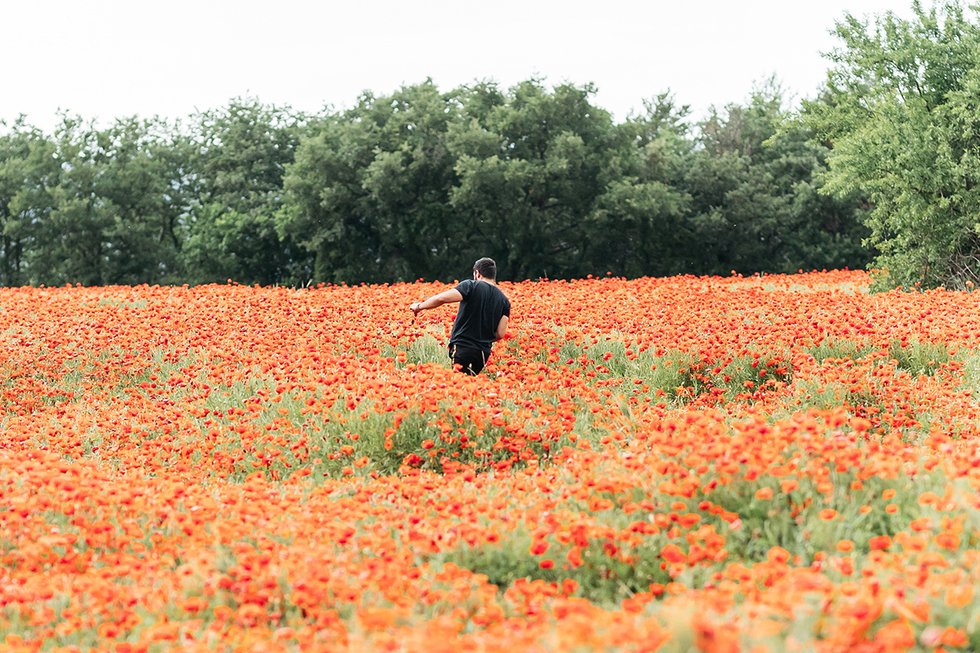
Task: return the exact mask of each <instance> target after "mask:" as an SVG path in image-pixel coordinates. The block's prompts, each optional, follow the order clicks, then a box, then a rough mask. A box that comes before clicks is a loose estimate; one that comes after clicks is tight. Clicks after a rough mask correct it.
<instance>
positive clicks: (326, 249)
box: [0, 79, 969, 285]
mask: <svg viewBox="0 0 980 653" xmlns="http://www.w3.org/2000/svg"><path fill="white" fill-rule="evenodd" d="M596 91H597V89H596V88H595V87H593V86H592V85H589V84H586V85H582V86H576V85H573V84H569V83H564V84H559V85H556V86H554V87H548V86H546V85H545V84H544V83H543V82H542V80H539V79H530V80H526V81H523V82H520V83H518V84H516V85H514V86H513V87H511V88H508V89H503V88H501V87H499V86H498V85H497V84H495V83H492V82H480V83H476V84H473V85H470V86H461V87H458V88H455V89H452V90H449V91H447V92H444V91H440V90H439V89H438V88H437V87H436V85H435V84H434V83H433V82H432V81H431V80H426V81H425V82H423V83H419V84H414V85H407V86H403V87H402V88H399V89H397V90H396V91H394V92H393V93H390V94H387V95H376V94H374V93H371V92H366V93H364V94H363V95H362V96H361V97H360V98H359V99H358V102H357V103H356V105H355V106H354V107H352V108H350V109H346V110H344V111H339V112H333V111H324V112H323V113H321V114H318V115H303V114H299V113H295V112H293V111H291V110H290V109H289V108H285V107H275V106H268V105H263V104H261V103H260V102H259V101H258V100H256V99H252V98H238V99H234V100H232V101H231V102H230V103H229V104H228V105H227V106H225V107H222V108H220V109H216V110H211V111H206V112H203V113H200V114H196V115H194V116H192V117H191V118H190V119H189V120H188V121H187V122H186V123H179V122H178V123H173V124H170V123H167V122H165V121H162V120H159V119H150V120H137V119H135V118H132V119H126V120H119V121H117V122H116V123H115V124H113V125H112V126H110V127H109V128H106V129H97V128H96V127H94V126H93V125H87V124H85V123H83V122H82V121H81V120H79V119H75V118H67V117H66V118H65V121H64V123H63V124H62V125H61V126H59V127H58V128H57V129H56V130H55V133H54V134H52V135H45V134H42V133H41V132H39V131H38V130H36V129H33V128H31V127H29V126H28V125H26V124H24V123H23V122H18V123H15V124H14V125H12V126H11V129H10V131H9V133H6V134H0V283H5V284H18V283H28V284H39V283H45V284H62V283H68V282H73V283H74V282H77V283H85V284H109V283H194V284H196V283H206V282H224V281H225V280H228V279H231V280H233V281H236V282H238V283H245V284H253V283H255V284H263V285H271V284H290V285H300V284H304V285H305V284H309V283H311V282H321V281H326V282H337V283H359V282H392V281H414V280H416V279H419V278H423V279H454V278H458V277H459V276H461V273H462V272H464V271H467V270H468V269H469V266H470V265H471V264H472V262H473V261H474V260H476V259H477V258H479V257H481V256H485V255H489V256H492V257H493V258H495V259H496V260H497V262H498V264H499V266H500V270H501V278H504V279H507V278H509V279H526V278H538V277H550V278H579V277H585V276H587V275H589V274H596V275H598V274H605V273H611V274H615V275H618V276H625V277H639V276H666V275H672V274H685V273H696V274H716V273H717V274H728V273H729V272H730V271H731V270H733V269H734V270H738V271H740V272H743V273H751V272H758V271H771V272H793V271H796V270H797V269H800V268H804V269H810V268H827V267H842V266H850V267H858V266H861V265H864V263H865V262H866V261H867V254H866V252H865V251H864V250H863V249H861V246H860V240H861V238H863V237H864V236H865V235H866V234H865V232H864V231H862V230H863V227H861V226H860V224H859V222H858V218H859V216H860V213H859V209H858V204H857V198H858V197H859V194H858V193H857V192H854V193H851V194H846V193H844V194H842V195H841V197H831V196H829V195H827V194H823V193H822V192H821V190H822V188H823V186H824V180H825V179H826V176H825V174H824V172H825V170H826V164H825V161H826V159H827V153H828V147H827V145H826V143H824V142H821V141H820V140H817V139H816V138H815V137H814V132H813V130H811V129H810V128H808V127H806V128H805V127H803V126H801V125H800V124H799V123H796V122H792V121H790V120H789V119H788V118H789V113H788V112H787V111H786V110H785V109H783V107H782V95H781V91H780V90H779V89H778V87H777V86H776V85H775V84H774V83H773V84H770V85H769V86H767V87H765V88H763V89H761V90H758V91H756V92H754V93H753V95H752V96H751V98H750V100H749V102H748V103H747V104H746V105H744V106H743V105H740V104H735V103H733V104H730V105H728V106H726V108H725V110H724V111H723V112H714V113H713V114H712V115H711V116H710V117H709V118H708V119H707V120H705V121H703V122H702V123H700V124H698V125H696V126H692V125H691V124H690V123H689V122H688V113H689V112H688V109H687V107H685V106H683V105H679V104H677V103H676V101H675V100H674V99H673V98H672V97H671V95H670V94H669V93H663V94H661V95H659V96H657V97H656V98H655V99H653V100H652V101H647V102H645V103H644V110H643V111H642V112H641V113H639V114H637V115H631V116H628V117H627V118H626V120H625V121H623V122H622V123H619V124H616V123H614V122H613V119H612V117H611V115H610V114H609V112H608V111H605V110H604V109H602V108H601V107H599V106H596V105H595V104H594V103H593V96H594V95H595V94H596ZM964 102H966V100H965V99H964ZM966 106H967V105H966V104H963V105H962V107H961V108H964V110H965V107H966ZM957 115H958V116H959V120H960V121H961V123H962V124H963V125H964V126H965V127H966V126H968V121H969V116H968V115H967V114H966V113H964V112H960V114H957ZM964 156H966V153H965V152H964ZM789 235H792V237H789ZM963 256H964V257H966V258H964V259H963V261H967V260H968V257H969V252H968V251H966V250H964V253H963Z"/></svg>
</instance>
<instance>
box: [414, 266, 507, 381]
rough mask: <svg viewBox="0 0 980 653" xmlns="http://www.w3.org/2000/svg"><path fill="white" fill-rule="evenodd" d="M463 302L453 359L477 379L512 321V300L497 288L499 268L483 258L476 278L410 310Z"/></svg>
mask: <svg viewBox="0 0 980 653" xmlns="http://www.w3.org/2000/svg"><path fill="white" fill-rule="evenodd" d="M453 302H459V311H458V312H457V313H456V321H455V322H453V330H452V333H451V334H450V336H449V357H450V359H451V360H452V362H453V367H454V368H455V369H458V370H459V371H461V372H464V373H466V374H470V375H473V376H475V375H477V374H479V373H480V371H481V370H482V369H483V367H484V366H485V365H486V363H487V361H488V360H489V359H490V350H491V348H492V347H493V343H494V342H495V341H497V340H500V339H501V338H503V337H504V334H505V333H506V332H507V321H508V319H509V318H510V300H509V299H507V296H506V295H505V294H504V293H503V291H502V290H501V289H500V288H498V287H497V264H496V263H494V261H493V259H490V258H481V259H480V260H479V261H477V262H476V263H474V264H473V278H472V279H467V280H466V281H461V282H460V283H459V285H457V286H456V287H455V288H453V289H451V290H445V291H443V292H441V293H438V294H435V295H433V296H431V297H429V298H428V299H426V300H425V301H422V302H413V303H412V305H411V306H409V309H410V310H411V311H412V313H414V314H415V315H418V314H419V311H424V310H428V309H433V308H437V307H439V306H442V305H443V304H450V303H453Z"/></svg>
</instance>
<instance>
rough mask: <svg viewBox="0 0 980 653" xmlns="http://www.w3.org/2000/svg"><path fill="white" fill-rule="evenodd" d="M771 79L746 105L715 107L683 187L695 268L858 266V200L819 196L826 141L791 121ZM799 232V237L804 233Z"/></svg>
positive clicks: (715, 271) (748, 270)
mask: <svg viewBox="0 0 980 653" xmlns="http://www.w3.org/2000/svg"><path fill="white" fill-rule="evenodd" d="M783 104H784V99H783V92H782V89H781V88H780V86H779V84H778V83H777V82H776V81H775V80H772V79H771V80H768V81H767V82H766V83H765V84H763V85H762V86H761V87H759V88H757V89H756V90H755V91H753V93H752V95H751V96H750V99H749V102H748V103H747V104H746V105H739V104H729V105H728V106H727V107H726V108H725V110H724V112H719V111H716V110H713V111H712V112H711V115H709V117H708V119H707V120H706V121H704V122H703V123H702V124H701V129H700V137H699V144H700V149H699V150H698V151H697V152H696V153H695V155H694V156H693V157H691V162H690V165H689V167H688V168H687V176H686V179H685V181H684V187H685V188H686V189H687V190H688V192H689V193H690V194H691V196H692V216H691V225H692V227H691V228H692V231H693V235H692V237H690V238H688V239H687V242H688V244H689V246H690V244H694V243H696V244H697V249H696V250H692V251H690V254H689V257H690V259H691V260H692V262H693V263H694V265H693V267H692V271H696V272H700V273H705V274H727V273H728V272H730V271H732V270H735V271H738V272H741V273H756V272H794V271H796V270H797V269H799V268H812V267H821V268H823V267H843V266H850V267H859V266H860V265H863V264H864V263H865V262H866V260H867V259H866V258H865V256H864V253H863V251H862V249H861V247H860V241H861V238H862V235H863V231H862V228H861V225H860V222H859V219H858V213H857V208H858V204H857V200H856V199H855V198H854V197H852V196H848V197H842V198H840V199H837V200H834V201H830V202H819V201H816V200H815V198H814V197H813V193H814V191H815V190H816V189H819V188H821V187H822V184H823V172H824V170H825V169H826V164H825V159H826V156H827V155H828V148H827V147H826V146H825V145H824V144H822V143H820V142H819V141H817V140H816V139H815V138H814V134H813V133H812V132H811V131H810V130H808V129H806V128H804V127H803V126H801V125H800V124H799V123H798V122H796V121H794V120H793V119H792V115H791V114H790V113H789V112H788V111H787V110H786V109H784V107H783ZM804 234H805V235H804Z"/></svg>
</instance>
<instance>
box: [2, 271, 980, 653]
mask: <svg viewBox="0 0 980 653" xmlns="http://www.w3.org/2000/svg"><path fill="white" fill-rule="evenodd" d="M868 283H869V279H868V276H867V275H866V274H865V273H862V272H849V271H842V272H824V273H816V272H814V273H808V274H799V275H792V276H761V277H750V278H749V277H746V278H743V277H740V276H732V277H727V278H699V277H677V278H671V279H638V280H630V281H627V280H623V279H616V278H596V279H583V280H578V281H573V282H564V281H537V282H522V283H502V284H501V287H502V288H503V289H504V291H505V292H506V293H507V294H508V295H509V297H510V299H511V301H512V304H513V307H514V308H513V312H512V315H511V322H510V325H511V326H510V333H509V334H508V338H507V339H506V340H504V341H501V342H499V343H497V345H496V347H495V350H494V355H493V358H492V359H491V361H490V364H489V365H488V367H487V369H486V371H485V372H484V373H483V374H482V375H481V376H479V377H476V378H470V377H465V376H464V375H461V374H456V373H454V372H453V371H452V370H451V369H450V368H449V367H448V363H447V360H446V355H445V348H444V345H445V341H446V338H447V335H448V330H449V327H450V325H451V322H452V317H453V314H454V310H453V309H452V307H448V306H447V307H442V308H441V309H438V310H435V311H429V312H425V313H422V314H420V315H419V316H418V318H417V319H416V320H414V321H413V319H412V313H411V312H410V311H409V310H408V305H409V303H410V302H412V301H416V300H419V299H423V298H425V297H427V296H428V295H430V294H432V293H433V292H436V291H438V290H443V289H445V288H446V287H447V284H439V283H428V282H422V281H420V282H418V283H415V284H400V285H392V286H355V287H347V286H325V287H317V288H309V289H300V290H296V289H285V288H253V287H246V286H238V285H220V286H201V287H194V288H187V287H182V288H181V287H177V288H167V287H136V288H128V287H112V288H80V287H74V288H72V287H65V288H23V289H4V290H0V351H2V355H0V372H2V375H0V401H2V406H3V427H2V430H0V644H2V648H3V649H4V650H6V651H15V652H17V651H36V650H45V651H53V650H65V651H69V650H72V651H76V650H77V651H88V650H99V651H120V652H124V651H165V650H172V649H175V648H180V649H182V650H192V651H193V650H200V651H426V652H440V651H447V652H448V651H453V652H458V651H487V652H493V651H506V652H508V653H516V652H518V651H667V652H678V653H679V652H682V651H719V652H728V651H868V652H871V651H940V650H942V651H966V650H974V651H975V650H980V625H978V623H980V593H978V591H977V589H976V588H977V587H978V586H980V294H978V293H957V292H947V291H941V290H940V291H929V292H923V293H898V292H895V293H881V294H869V293H868V292H867V286H868Z"/></svg>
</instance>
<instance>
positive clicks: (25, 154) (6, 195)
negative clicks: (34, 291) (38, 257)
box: [0, 119, 61, 286]
mask: <svg viewBox="0 0 980 653" xmlns="http://www.w3.org/2000/svg"><path fill="white" fill-rule="evenodd" d="M60 172H61V169H60V167H59V165H58V162H57V160H56V147H55V144H54V143H53V142H52V141H51V140H50V139H48V138H47V137H46V136H45V135H44V134H43V133H41V131H40V130H38V129H37V128H35V127H31V126H29V125H27V124H26V123H25V122H24V121H23V119H20V120H18V121H16V122H15V123H14V124H13V125H12V126H11V130H10V131H9V132H8V133H6V134H4V135H3V136H0V284H2V285H4V286H17V285H22V284H25V283H28V282H29V281H30V280H31V272H30V269H29V267H28V261H29V259H30V253H31V251H32V250H33V248H34V247H35V246H36V236H35V231H36V228H37V225H38V224H39V223H43V222H44V221H45V220H47V219H48V217H49V216H50V213H51V211H53V209H54V198H53V197H52V195H51V192H50V191H51V189H52V188H54V187H56V186H57V179H58V176H59V174H60Z"/></svg>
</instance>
